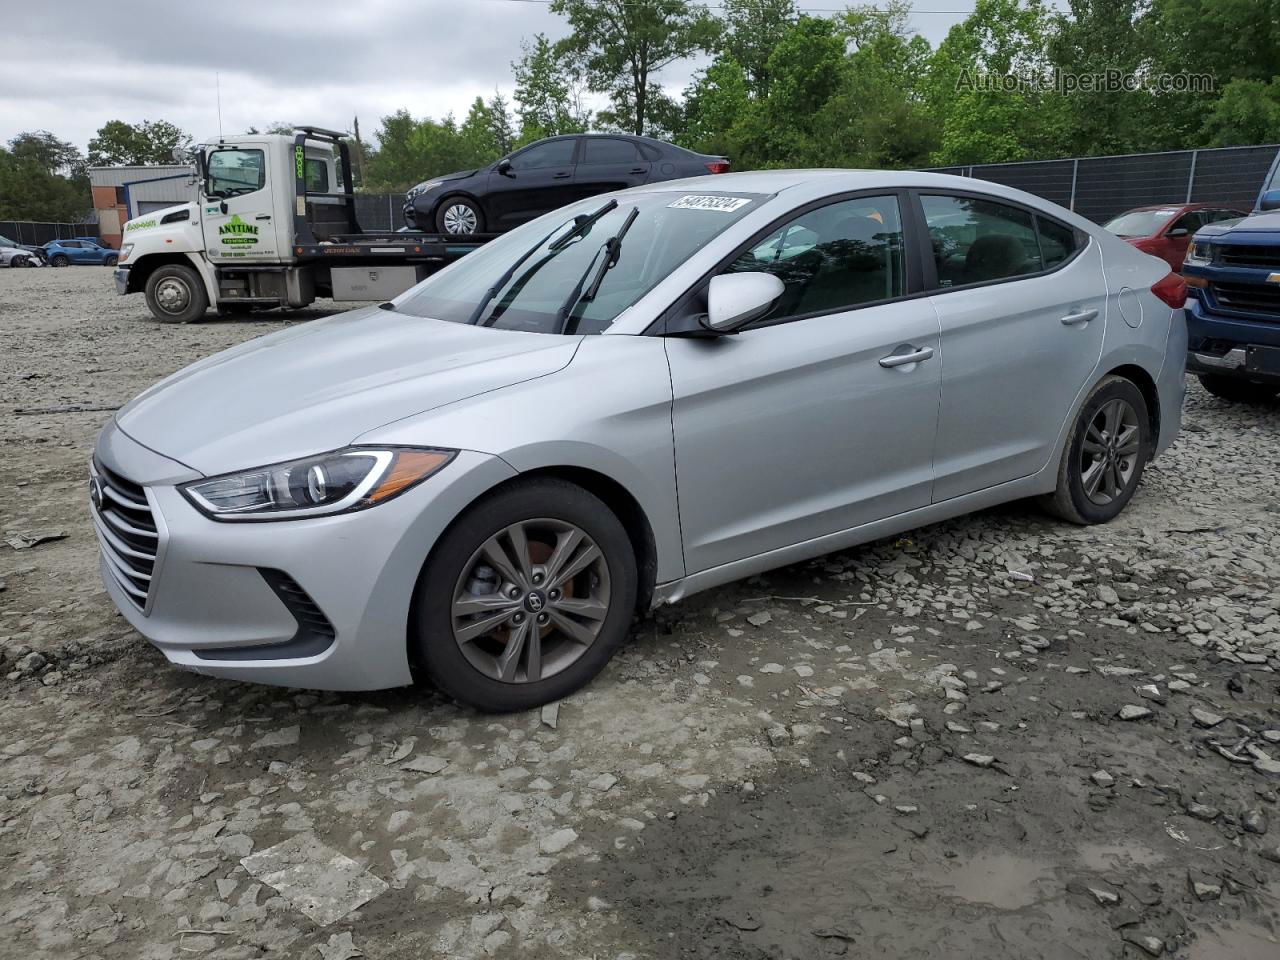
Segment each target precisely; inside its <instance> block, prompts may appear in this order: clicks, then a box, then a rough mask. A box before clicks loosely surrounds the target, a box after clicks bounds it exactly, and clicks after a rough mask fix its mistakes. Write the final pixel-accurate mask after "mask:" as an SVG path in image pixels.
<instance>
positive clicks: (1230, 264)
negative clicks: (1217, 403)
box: [1182, 154, 1280, 403]
mask: <svg viewBox="0 0 1280 960" xmlns="http://www.w3.org/2000/svg"><path fill="white" fill-rule="evenodd" d="M1182 274H1183V278H1184V279H1185V280H1186V282H1187V288H1188V293H1189V294H1190V297H1189V298H1188V300H1187V311H1186V312H1187V332H1188V336H1189V340H1188V348H1189V353H1188V356H1187V369H1188V370H1189V371H1190V372H1192V373H1194V374H1196V375H1197V376H1199V378H1200V382H1201V383H1202V384H1203V385H1204V387H1205V389H1206V390H1208V391H1209V392H1210V393H1212V394H1214V395H1215V396H1218V397H1222V398H1223V399H1226V400H1235V401H1241V402H1247V403H1261V402H1268V401H1272V400H1274V399H1275V398H1276V397H1277V396H1278V395H1280V154H1278V155H1277V157H1276V159H1275V161H1274V162H1273V163H1272V165H1271V170H1270V172H1269V173H1268V174H1267V178H1266V180H1265V181H1264V182H1263V185H1262V189H1261V191H1260V192H1259V193H1258V199H1257V202H1256V204H1255V205H1254V211H1253V213H1251V214H1249V215H1248V216H1246V217H1243V218H1240V219H1236V220H1228V221H1224V222H1220V223H1214V224H1211V225H1208V226H1205V227H1203V228H1201V229H1200V230H1198V231H1197V232H1196V234H1195V237H1194V238H1193V239H1192V242H1191V245H1190V246H1189V247H1188V248H1187V259H1186V262H1185V263H1184V264H1183V268H1182Z"/></svg>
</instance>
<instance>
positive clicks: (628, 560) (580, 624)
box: [414, 479, 637, 712]
mask: <svg viewBox="0 0 1280 960" xmlns="http://www.w3.org/2000/svg"><path fill="white" fill-rule="evenodd" d="M636 578H637V574H636V561H635V554H634V552H633V550H632V547H631V541H630V540H629V539H628V537H627V533H626V530H625V529H624V528H623V526H622V524H621V523H620V522H619V521H618V518H617V517H616V516H614V514H613V512H612V511H611V510H610V509H609V508H608V507H607V506H605V504H604V503H603V502H602V501H600V500H599V499H598V498H597V497H595V496H593V495H592V494H590V493H588V492H587V491H585V490H583V489H581V488H580V487H576V486H574V485H572V484H570V483H566V482H564V481H561V480H553V479H545V480H536V481H530V482H527V483H521V484H519V485H516V486H511V487H508V488H506V489H504V490H502V491H500V492H498V493H496V494H494V495H492V496H490V497H488V498H486V499H484V500H482V501H481V502H480V503H478V504H476V505H475V506H473V507H472V508H470V509H469V510H468V511H467V512H466V513H464V514H463V515H462V516H461V517H459V519H458V520H456V521H455V522H454V523H453V525H452V526H451V527H450V528H449V530H448V531H446V533H445V534H444V536H443V537H441V538H440V540H439V542H438V543H437V545H436V548H435V549H434V550H433V551H432V555H431V558H430V560H429V561H428V563H427V566H426V567H425V568H424V570H423V573H422V576H421V577H420V578H419V582H418V589H417V595H416V598H415V599H416V602H415V611H416V613H415V625H416V628H417V629H416V636H415V639H414V643H415V645H416V652H417V654H418V660H419V662H420V663H421V664H422V665H423V666H424V667H425V668H426V670H427V672H428V673H429V674H430V677H431V679H432V680H434V681H435V683H436V684H437V685H438V686H439V687H440V688H441V689H442V690H444V691H445V692H446V693H448V694H450V695H451V696H453V697H455V698H457V699H458V700H461V701H463V702H465V703H469V704H471V705H473V706H475V707H479V708H480V709H481V710H490V711H497V712H504V711H510V710H527V709H529V708H531V707H536V706H538V705H540V704H544V703H548V702H550V701H552V700H558V699H560V698H561V697H564V696H566V695H568V694H570V693H572V692H573V691H574V690H577V689H578V688H579V687H582V686H583V685H584V684H586V683H588V682H589V681H590V680H591V679H592V678H593V677H594V676H595V675H596V674H597V673H599V672H600V670H601V669H603V667H604V665H605V664H606V663H608V661H609V658H610V657H612V656H613V653H614V651H616V650H617V649H618V647H620V646H621V645H622V643H623V641H624V640H625V639H626V636H627V630H628V628H629V626H630V624H631V616H632V613H633V612H634V609H635V602H636Z"/></svg>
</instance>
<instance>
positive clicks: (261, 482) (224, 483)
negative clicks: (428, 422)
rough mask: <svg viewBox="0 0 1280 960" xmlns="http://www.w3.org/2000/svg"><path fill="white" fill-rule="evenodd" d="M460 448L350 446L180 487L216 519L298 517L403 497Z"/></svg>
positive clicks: (345, 511) (201, 508)
mask: <svg viewBox="0 0 1280 960" xmlns="http://www.w3.org/2000/svg"><path fill="white" fill-rule="evenodd" d="M456 453H457V451H456V450H422V449H415V448H407V447H388V448H382V449H380V448H376V447H348V448H347V449H345V450H335V451H334V452H332V453H322V454H320V455H319V456H316V457H307V458H306V459H303V460H291V461H289V462H288V463H277V464H273V465H271V466H266V467H258V468H256V469H253V470H243V471H241V472H239V473H229V474H226V475H224V476H221V477H211V478H209V479H207V480H195V481H193V482H191V483H187V484H183V485H182V486H181V487H180V488H179V489H180V490H181V491H182V494H183V496H185V497H186V498H187V499H188V500H190V501H191V503H192V504H193V505H194V506H195V507H196V509H197V510H199V511H200V512H201V513H203V514H204V515H205V516H207V517H211V518H212V519H214V520H295V519H301V518H304V517H318V516H327V515H330V514H335V513H348V512H350V511H352V510H364V509H365V508H367V507H372V506H375V505H376V504H379V503H383V502H384V501H386V500H390V499H391V498H392V497H396V496H399V495H400V494H401V493H404V492H405V491H406V490H408V489H409V488H410V487H413V486H415V485H416V484H418V483H421V482H422V481H423V480H425V479H427V477H429V476H431V475H432V474H433V473H435V472H436V471H437V470H440V469H441V468H442V467H443V466H444V465H445V464H447V463H448V462H449V461H450V460H452V459H453V458H454V456H455V454H456Z"/></svg>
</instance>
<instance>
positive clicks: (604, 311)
mask: <svg viewBox="0 0 1280 960" xmlns="http://www.w3.org/2000/svg"><path fill="white" fill-rule="evenodd" d="M764 199H766V198H765V197H764V196H763V195H761V194H727V193H716V194H706V193H695V192H694V191H690V192H689V193H687V194H682V193H674V192H671V193H667V192H664V193H649V194H638V195H634V196H633V195H630V194H624V195H620V196H619V197H618V204H617V206H616V207H613V208H612V209H610V210H608V211H607V212H605V213H603V214H602V215H601V216H599V218H598V219H596V220H594V221H593V222H591V223H590V224H589V226H587V227H586V228H585V229H581V230H579V231H578V235H576V236H574V237H573V238H572V239H571V240H570V241H569V242H568V243H558V242H557V241H559V240H562V239H563V238H564V237H565V236H567V235H569V234H571V232H572V231H573V228H574V221H575V218H577V217H588V216H590V215H591V214H593V213H598V212H599V211H600V210H601V208H602V206H603V205H604V204H605V200H603V199H602V198H600V197H593V198H591V199H589V200H584V201H582V202H581V203H578V204H575V205H573V206H569V207H565V208H563V209H560V210H557V211H555V212H554V213H549V214H547V215H546V216H544V217H540V218H539V219H537V220H534V221H533V222H532V223H528V224H525V225H524V226H522V227H519V228H518V229H516V230H513V231H512V232H511V233H508V234H506V235H504V236H502V237H499V238H498V239H497V240H493V241H491V242H490V243H487V244H485V245H484V246H483V247H481V248H480V249H479V250H477V251H476V252H475V253H469V254H467V255H466V256H465V257H463V258H462V259H461V260H460V261H458V262H457V263H456V264H454V265H453V266H452V267H450V268H449V269H448V270H444V271H442V272H440V273H438V274H436V275H435V276H432V277H428V278H427V279H426V280H424V281H423V282H422V283H420V284H418V286H416V287H414V288H413V289H412V290H411V291H409V292H408V293H407V294H406V295H405V299H404V300H402V301H399V302H398V303H397V304H396V309H397V310H398V311H400V312H402V313H408V314H412V315H414V316H419V317H431V318H433V319H436V320H448V321H452V322H454V323H476V324H477V325H479V326H486V327H496V328H498V329H502V330H525V331H530V332H534V333H560V332H562V331H564V330H566V329H567V330H570V331H572V332H576V333H580V334H582V333H600V332H601V331H603V330H606V329H608V327H609V326H610V325H611V324H612V323H613V322H614V320H616V319H617V318H618V316H619V314H621V313H622V311H624V310H626V309H627V308H628V307H629V306H631V305H632V304H633V303H635V302H636V301H637V300H639V299H640V298H641V297H642V296H644V295H645V294H646V293H648V292H649V291H650V290H652V289H653V288H654V287H655V286H656V285H657V284H658V283H659V282H660V281H661V280H663V279H664V278H665V277H666V276H667V275H668V274H670V273H671V271H672V270H674V269H675V268H676V267H678V266H679V265H680V264H682V263H684V261H685V260H687V259H688V258H689V257H690V256H692V255H693V254H694V253H696V252H697V251H698V250H699V249H701V248H702V247H703V246H704V245H705V244H706V243H708V242H709V241H710V240H711V239H712V238H713V237H715V236H717V235H719V234H720V233H722V232H723V231H724V230H725V229H726V228H727V227H729V226H730V225H731V224H733V223H735V222H737V221H738V220H740V219H741V218H742V217H744V216H745V215H746V214H747V213H748V212H749V211H751V210H752V209H754V208H755V207H757V206H759V204H760V202H761V201H763V200H764ZM633 211H634V213H633ZM629 219H630V221H631V222H630V224H629V226H628V229H627V230H626V231H625V235H624V236H623V237H622V238H621V240H620V241H619V242H617V243H616V244H614V245H612V246H611V247H610V250H609V251H606V250H605V249H603V248H604V245H605V244H606V242H607V241H608V240H610V239H611V238H614V237H617V236H618V234H619V233H621V232H623V227H624V226H625V225H627V223H628V220H629ZM610 253H611V254H612V256H613V257H616V260H615V262H614V264H613V266H612V267H611V268H609V269H607V270H604V271H600V279H599V281H598V283H596V282H595V275H596V273H597V271H598V270H599V267H600V264H601V263H602V262H605V258H607V257H609V256H610ZM513 265H516V266H515V269H514V270H512V269H511V268H512V266H513ZM508 274H510V276H507V275H508ZM584 277H586V278H587V281H586V282H584V280H583V278H584ZM504 278H505V279H504ZM499 280H503V282H502V283H501V286H500V288H498V289H492V288H493V286H494V284H495V282H496V281H499ZM579 287H581V288H592V287H593V288H594V289H592V290H591V294H592V295H591V296H589V297H581V298H577V299H576V300H575V302H574V303H572V304H570V306H569V307H568V308H567V309H568V312H569V313H571V314H572V322H571V323H566V320H567V319H569V318H567V317H566V316H565V313H566V306H565V305H566V303H568V302H569V301H570V300H572V299H574V298H573V297H572V296H571V295H572V294H573V292H574V291H575V288H579ZM486 300H487V301H488V302H487V303H486ZM482 305H483V306H482ZM477 307H482V309H480V310H479V311H477Z"/></svg>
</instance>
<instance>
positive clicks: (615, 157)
mask: <svg viewBox="0 0 1280 960" xmlns="http://www.w3.org/2000/svg"><path fill="white" fill-rule="evenodd" d="M582 146H583V151H582V159H581V160H580V161H578V162H579V163H584V164H595V163H639V162H640V156H639V154H638V153H637V152H636V148H635V144H633V143H631V142H630V141H627V140H615V139H614V138H613V137H586V138H584V140H583V141H582Z"/></svg>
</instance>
